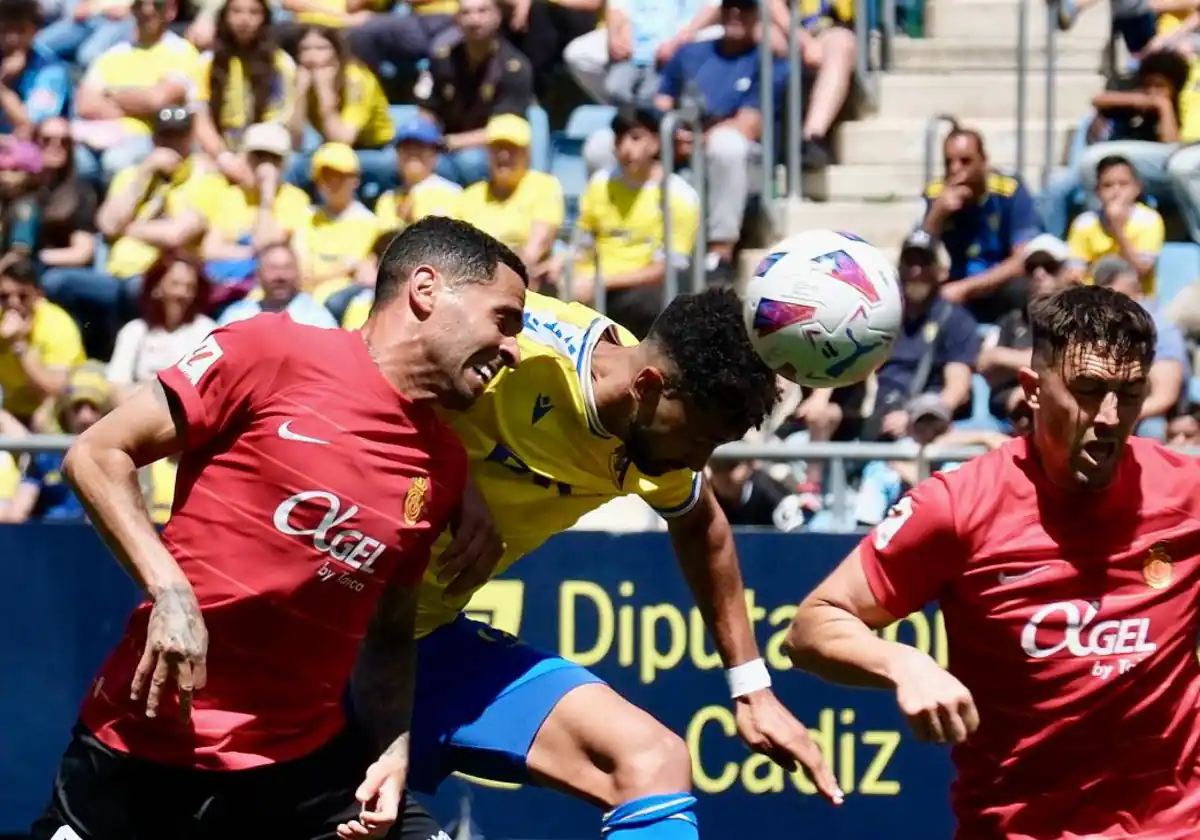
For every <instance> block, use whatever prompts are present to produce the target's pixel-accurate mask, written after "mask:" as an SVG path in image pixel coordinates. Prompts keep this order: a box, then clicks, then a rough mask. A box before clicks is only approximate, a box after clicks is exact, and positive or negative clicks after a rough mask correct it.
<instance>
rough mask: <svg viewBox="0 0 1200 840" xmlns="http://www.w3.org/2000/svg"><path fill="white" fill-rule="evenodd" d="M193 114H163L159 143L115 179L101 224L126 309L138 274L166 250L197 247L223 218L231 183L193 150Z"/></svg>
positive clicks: (111, 269) (157, 136)
mask: <svg viewBox="0 0 1200 840" xmlns="http://www.w3.org/2000/svg"><path fill="white" fill-rule="evenodd" d="M191 150H192V117H191V115H190V114H189V113H188V112H187V111H186V110H184V109H183V108H169V109H167V110H165V111H163V112H162V113H161V114H160V115H159V118H158V123H157V126H156V128H155V132H154V149H153V150H152V151H151V152H150V154H148V155H147V156H146V157H145V159H144V160H142V162H141V163H139V164H138V165H136V166H131V167H129V168H128V169H122V170H121V171H120V172H118V173H117V176H116V178H114V179H113V182H112V186H110V187H109V190H108V195H107V196H106V197H105V199H104V203H103V204H101V205H100V212H99V213H97V214H96V224H97V227H99V229H100V232H101V233H102V234H103V235H104V237H105V238H106V239H108V240H109V241H110V242H112V243H113V246H112V251H111V252H110V253H109V258H108V272H109V274H111V275H112V277H113V278H115V281H116V283H117V285H118V286H119V287H120V294H119V295H118V297H119V300H120V301H121V304H120V305H122V306H124V307H125V311H126V312H129V313H130V314H132V313H133V312H134V311H135V307H134V305H133V303H132V301H133V299H135V298H136V289H137V286H138V282H137V280H136V278H138V277H139V276H140V275H141V274H142V272H144V271H145V270H146V269H147V268H149V267H150V266H151V265H152V264H153V263H154V261H155V259H157V258H158V253H159V251H160V250H164V249H172V250H179V249H185V248H186V249H190V250H193V251H196V250H198V249H199V246H200V244H201V242H202V240H203V238H204V235H205V233H206V232H207V231H208V228H209V226H210V225H212V224H215V223H216V221H217V219H218V218H219V213H220V210H221V202H222V199H223V198H224V196H225V192H226V190H227V189H228V184H227V182H226V181H225V179H224V178H222V177H221V176H220V174H219V173H217V172H215V171H214V170H212V169H211V168H210V164H209V163H208V162H207V161H206V160H205V159H203V158H201V157H199V156H196V155H191Z"/></svg>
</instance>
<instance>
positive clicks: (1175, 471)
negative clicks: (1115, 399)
mask: <svg viewBox="0 0 1200 840" xmlns="http://www.w3.org/2000/svg"><path fill="white" fill-rule="evenodd" d="M1198 555H1200V464H1198V463H1197V462H1196V461H1195V460H1193V459H1191V458H1187V457H1184V456H1182V455H1180V454H1178V453H1175V452H1172V451H1170V450H1168V449H1166V448H1165V447H1162V446H1160V445H1159V444H1157V443H1154V442H1152V441H1149V440H1145V439H1137V438H1135V439H1133V440H1131V441H1130V443H1129V447H1128V449H1127V450H1126V454H1125V456H1124V458H1123V460H1122V462H1121V464H1120V466H1119V468H1118V471H1117V474H1116V476H1115V478H1114V480H1113V483H1112V485H1111V486H1110V487H1109V488H1108V489H1106V490H1105V491H1103V492H1099V493H1094V494H1093V493H1084V492H1070V491H1065V490H1063V489H1060V488H1058V487H1056V486H1055V485H1053V484H1051V482H1050V480H1049V479H1048V478H1047V477H1046V475H1045V473H1044V472H1043V471H1042V468H1041V464H1040V462H1039V460H1038V458H1037V455H1036V453H1035V451H1034V450H1033V448H1032V447H1031V446H1030V445H1029V444H1028V443H1027V442H1026V441H1024V440H1017V441H1014V442H1012V443H1010V444H1007V445H1005V446H1004V447H1002V448H1000V449H998V450H997V451H995V452H992V453H990V454H988V455H986V456H984V457H981V458H977V459H975V460H973V461H970V462H968V463H967V464H965V465H963V466H962V467H961V468H959V469H958V470H955V471H953V472H948V473H944V474H938V475H935V476H934V477H932V478H930V479H929V480H928V481H926V482H924V483H922V484H921V485H920V486H919V487H918V488H917V489H916V490H914V492H913V493H912V495H911V496H910V497H907V498H904V499H902V500H901V501H900V503H899V504H897V505H896V506H895V507H894V508H893V509H892V511H891V514H890V516H889V518H888V519H886V520H884V522H883V523H882V524H881V525H879V526H878V527H877V528H876V529H875V531H874V532H873V533H872V534H869V535H868V536H867V537H866V539H864V540H863V542H862V544H861V545H860V547H859V556H860V557H861V560H862V565H863V569H864V570H865V572H866V576H867V580H868V581H869V582H870V586H871V590H872V592H873V593H874V595H875V597H876V598H877V599H878V601H879V603H880V604H881V605H882V606H883V607H884V608H886V609H887V610H888V611H889V612H891V613H892V614H893V615H896V616H904V615H908V614H909V613H911V612H913V611H914V610H917V609H919V608H920V607H921V606H922V605H924V604H926V603H928V602H931V601H934V600H937V601H939V602H940V603H941V607H942V610H943V612H944V614H945V619H946V633H947V637H948V640H949V653H950V671H951V673H953V674H954V675H955V676H956V677H958V679H959V680H960V681H961V682H962V683H963V684H964V685H965V686H966V687H967V688H968V689H970V691H971V693H972V695H974V698H975V702H976V704H977V706H978V708H979V717H980V725H979V729H978V731H977V732H976V733H975V734H974V735H973V736H972V737H971V738H970V739H969V740H968V741H967V743H965V744H963V745H962V746H959V747H956V748H955V749H954V753H953V757H954V763H955V766H956V768H957V770H958V774H957V779H956V781H955V783H954V788H953V795H952V799H953V804H954V811H955V815H956V816H957V818H958V823H959V834H958V836H959V837H961V838H963V840H967V838H969V840H993V838H1008V840H1017V838H1021V840H1025V839H1026V838H1036V839H1037V840H1049V839H1050V838H1084V837H1088V838H1118V837H1141V838H1156V840H1162V839H1164V838H1184V837H1193V838H1194V837H1197V836H1200V777H1198V775H1197V773H1198V770H1200V766H1198V763H1200V744H1198V742H1200V723H1198V721H1197V714H1196V711H1197V709H1196V707H1197V699H1198V698H1200V663H1198V662H1197V658H1196V633H1197V629H1198V628H1197V618H1198V617H1200V559H1198Z"/></svg>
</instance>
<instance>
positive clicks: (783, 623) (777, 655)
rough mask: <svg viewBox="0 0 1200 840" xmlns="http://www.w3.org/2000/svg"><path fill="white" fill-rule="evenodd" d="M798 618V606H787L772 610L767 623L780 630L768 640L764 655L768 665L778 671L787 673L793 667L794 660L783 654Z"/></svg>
mask: <svg viewBox="0 0 1200 840" xmlns="http://www.w3.org/2000/svg"><path fill="white" fill-rule="evenodd" d="M795 617H796V605H795V604H787V605H785V606H782V607H776V608H775V609H773V610H771V615H770V617H769V618H768V619H767V623H768V624H770V625H771V627H777V628H779V629H778V630H776V631H775V632H774V633H772V634H771V638H769V639H767V647H766V652H765V653H764V654H763V655H764V656H765V658H766V660H767V664H768V665H770V666H771V667H772V668H774V669H775V670H776V671H786V670H787V669H789V668H791V667H792V660H790V659H788V657H787V654H786V653H784V652H783V643H784V641H786V640H787V634H788V630H790V629H791V627H792V619H793V618H795Z"/></svg>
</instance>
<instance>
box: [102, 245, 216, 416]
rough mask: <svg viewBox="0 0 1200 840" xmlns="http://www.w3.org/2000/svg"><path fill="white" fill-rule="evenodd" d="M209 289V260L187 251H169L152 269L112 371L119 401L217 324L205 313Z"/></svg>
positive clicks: (115, 351) (112, 361) (123, 334)
mask: <svg viewBox="0 0 1200 840" xmlns="http://www.w3.org/2000/svg"><path fill="white" fill-rule="evenodd" d="M209 288H210V287H209V282H208V278H207V277H206V276H205V274H204V267H203V265H201V263H200V261H199V260H198V259H196V258H195V257H194V256H192V255H191V254H188V253H186V252H179V253H168V254H163V255H162V256H160V257H159V258H158V260H157V261H156V262H155V263H154V265H152V266H150V268H149V270H147V271H146V276H145V278H144V279H143V281H142V292H141V297H140V300H139V301H138V303H139V309H140V317H138V318H134V319H133V320H132V321H130V322H128V323H127V324H125V326H123V327H121V331H120V332H119V333H117V340H116V347H115V348H114V349H113V353H112V359H110V360H109V363H108V370H107V372H106V375H107V377H108V381H109V383H111V384H112V386H113V389H114V396H115V398H116V400H117V401H118V402H123V401H124V400H126V399H128V398H129V396H131V395H132V394H133V392H134V391H135V390H136V389H137V388H138V387H139V386H141V385H142V384H144V383H146V382H149V381H150V380H151V379H153V378H154V376H155V374H157V373H158V372H159V371H160V370H163V369H164V368H168V367H170V366H171V365H173V364H175V363H176V362H177V361H179V360H180V359H182V358H183V357H184V355H185V354H187V353H188V352H189V351H190V350H191V349H192V348H194V347H197V346H198V345H199V344H200V342H201V341H203V340H204V337H205V336H206V335H208V334H209V333H210V332H212V331H213V330H214V329H215V328H216V326H217V325H216V323H215V322H214V321H213V320H212V319H211V318H209V317H208V316H207V315H205V314H204V311H205V309H207V308H208V301H209Z"/></svg>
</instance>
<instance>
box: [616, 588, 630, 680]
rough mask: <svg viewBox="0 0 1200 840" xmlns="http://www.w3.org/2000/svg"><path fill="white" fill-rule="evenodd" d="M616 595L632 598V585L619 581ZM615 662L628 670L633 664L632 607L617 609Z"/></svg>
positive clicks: (624, 605)
mask: <svg viewBox="0 0 1200 840" xmlns="http://www.w3.org/2000/svg"><path fill="white" fill-rule="evenodd" d="M617 594H618V595H620V596H621V597H622V598H632V597H633V583H631V582H630V581H627V580H623V581H621V584H620V586H618V587H617ZM617 662H619V663H620V664H621V666H622V667H624V668H628V667H629V666H630V665H632V664H633V606H632V605H630V604H622V605H621V606H620V607H618V608H617Z"/></svg>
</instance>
